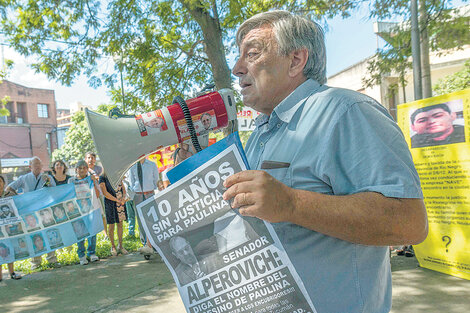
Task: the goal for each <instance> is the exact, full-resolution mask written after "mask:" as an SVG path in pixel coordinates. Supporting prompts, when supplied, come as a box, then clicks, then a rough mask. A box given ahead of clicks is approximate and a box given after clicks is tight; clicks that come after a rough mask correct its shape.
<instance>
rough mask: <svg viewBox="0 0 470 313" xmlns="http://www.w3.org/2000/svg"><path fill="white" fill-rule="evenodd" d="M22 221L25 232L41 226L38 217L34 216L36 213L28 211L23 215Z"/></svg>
mask: <svg viewBox="0 0 470 313" xmlns="http://www.w3.org/2000/svg"><path fill="white" fill-rule="evenodd" d="M22 217H23V221H24V224H25V226H26V231H27V232H33V231H36V230H38V229H40V228H41V225H40V224H39V220H38V217H37V216H36V213H30V214H26V215H23V216H22Z"/></svg>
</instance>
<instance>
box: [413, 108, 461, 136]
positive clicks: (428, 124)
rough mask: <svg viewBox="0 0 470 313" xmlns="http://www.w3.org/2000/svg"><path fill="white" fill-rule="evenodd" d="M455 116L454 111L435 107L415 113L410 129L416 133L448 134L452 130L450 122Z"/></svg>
mask: <svg viewBox="0 0 470 313" xmlns="http://www.w3.org/2000/svg"><path fill="white" fill-rule="evenodd" d="M455 118H456V115H455V113H454V112H452V113H448V112H447V111H445V110H443V109H441V108H437V109H433V110H429V111H426V112H421V113H419V114H418V115H416V117H415V122H414V123H413V125H411V129H413V130H414V131H415V132H416V133H418V134H430V135H433V136H436V137H439V136H442V135H449V134H450V133H452V131H453V125H452V122H453V121H454V120H455ZM445 137H447V136H445ZM444 139H445V138H444Z"/></svg>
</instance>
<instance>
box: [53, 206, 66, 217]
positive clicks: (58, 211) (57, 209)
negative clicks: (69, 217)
mask: <svg viewBox="0 0 470 313" xmlns="http://www.w3.org/2000/svg"><path fill="white" fill-rule="evenodd" d="M54 214H55V216H57V218H59V219H60V218H63V217H64V211H62V209H61V208H60V207H55V208H54Z"/></svg>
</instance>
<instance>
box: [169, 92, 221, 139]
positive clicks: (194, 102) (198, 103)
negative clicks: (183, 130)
mask: <svg viewBox="0 0 470 313" xmlns="http://www.w3.org/2000/svg"><path fill="white" fill-rule="evenodd" d="M186 104H187V106H188V108H189V112H190V113H191V116H196V115H198V114H202V113H205V112H209V111H211V110H214V112H215V116H216V119H217V127H215V128H213V129H219V128H222V127H226V126H227V125H228V115H227V109H226V108H225V104H224V100H223V99H222V97H221V96H220V94H219V93H218V92H217V91H214V92H211V93H208V94H205V95H202V96H200V97H197V98H192V99H188V100H187V101H186ZM167 108H168V112H170V115H171V118H172V120H173V124H174V125H175V129H176V134H177V135H178V141H179V142H181V141H182V140H181V139H182V138H181V134H180V132H179V131H178V130H179V127H178V124H177V122H178V121H179V120H184V115H183V110H181V107H180V105H179V104H178V103H175V104H172V105H170V106H169V107H167Z"/></svg>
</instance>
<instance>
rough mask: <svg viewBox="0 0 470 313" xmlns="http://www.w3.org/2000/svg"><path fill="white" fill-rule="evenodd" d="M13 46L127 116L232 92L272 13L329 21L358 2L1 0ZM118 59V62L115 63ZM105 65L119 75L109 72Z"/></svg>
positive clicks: (52, 74) (63, 80) (52, 75)
mask: <svg viewBox="0 0 470 313" xmlns="http://www.w3.org/2000/svg"><path fill="white" fill-rule="evenodd" d="M0 1H1V2H4V8H3V10H2V9H0V12H2V11H3V15H4V19H3V21H2V24H1V28H2V30H3V32H4V34H5V35H6V37H7V40H8V42H9V44H10V45H11V46H12V47H13V48H14V49H15V50H16V51H18V52H19V53H21V54H22V55H24V56H35V57H37V60H38V61H37V62H35V63H34V64H33V67H34V68H35V69H36V71H38V72H43V73H45V74H46V75H47V77H48V78H50V79H54V80H57V81H59V82H61V83H63V84H65V85H70V84H72V82H73V81H74V79H75V78H76V77H77V76H78V75H80V74H85V75H86V76H87V77H89V83H90V84H91V85H92V86H100V85H102V84H105V85H106V86H108V87H109V88H110V89H111V90H112V99H113V101H114V102H115V103H122V102H123V101H122V100H123V99H122V96H121V95H122V90H120V89H121V87H120V84H119V80H120V75H121V74H122V76H123V77H124V80H125V88H124V89H125V100H126V101H125V103H126V105H125V107H124V111H136V110H141V111H145V110H150V109H155V108H158V107H161V106H163V105H168V104H169V102H170V101H171V100H172V98H173V97H174V96H175V95H177V94H183V95H184V96H186V97H190V96H194V94H195V92H196V91H197V90H200V89H201V87H203V86H204V85H206V84H210V83H214V84H215V86H216V88H217V89H220V88H226V87H231V83H232V78H231V73H230V69H229V67H228V65H227V55H228V54H229V53H230V52H231V51H233V48H234V46H233V35H234V32H235V30H236V28H237V26H239V25H240V24H241V22H242V21H243V20H245V19H246V18H248V17H250V16H252V15H254V14H256V13H259V12H262V11H266V10H268V9H273V8H282V9H288V10H291V11H297V12H300V13H303V14H305V15H308V16H310V17H312V18H314V19H317V20H318V19H322V18H328V17H332V16H334V15H337V14H341V15H342V16H343V17H345V16H348V14H349V12H350V10H352V9H353V8H355V7H356V6H357V5H358V4H360V2H361V1H351V0H322V1H312V0H276V1H275V0H257V1H248V0H177V1H169V0H141V1H135V0H108V1H104V2H102V1H98V0H86V1H85V0H47V1H46V0H36V1H32V0H0ZM111 60H113V62H110V61H111ZM106 62H108V63H111V64H114V66H115V68H114V69H115V71H114V72H113V73H111V74H109V73H108V72H106V71H103V70H102V68H103V67H105V65H106Z"/></svg>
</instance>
